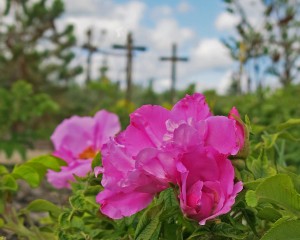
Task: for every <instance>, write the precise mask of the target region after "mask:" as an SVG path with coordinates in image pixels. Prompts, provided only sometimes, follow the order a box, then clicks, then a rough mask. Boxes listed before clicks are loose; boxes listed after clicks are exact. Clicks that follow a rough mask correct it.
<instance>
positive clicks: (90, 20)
mask: <svg viewBox="0 0 300 240" xmlns="http://www.w3.org/2000/svg"><path fill="white" fill-rule="evenodd" d="M66 2H67V13H66V14H65V15H64V16H63V18H61V19H60V20H59V21H58V23H59V25H60V27H62V26H65V25H66V24H67V23H72V24H74V26H75V29H76V36H77V39H78V45H79V46H80V45H82V44H83V43H84V42H85V41H86V39H85V38H86V35H85V32H86V30H87V29H88V28H89V27H92V28H93V29H94V32H95V36H94V41H93V42H94V44H96V45H97V46H98V47H101V48H104V49H107V50H108V51H110V52H112V51H113V52H116V51H117V50H112V49H111V45H112V44H113V43H119V44H124V43H125V41H126V35H127V32H128V31H129V30H130V31H133V34H134V35H133V37H134V44H135V45H142V46H146V47H147V48H148V50H147V51H146V52H142V53H141V52H135V54H134V61H133V81H134V82H135V83H139V84H142V85H143V86H147V84H148V81H149V79H152V78H154V88H155V89H156V90H157V91H164V90H166V89H168V88H169V87H170V82H171V80H170V71H171V67H170V65H171V63H170V62H161V61H159V58H160V57H161V56H170V54H171V44H172V43H173V42H175V43H177V45H178V54H179V56H187V57H190V61H189V62H186V63H178V67H177V79H178V81H177V84H176V86H177V88H178V89H183V88H185V87H187V85H188V84H191V83H197V82H199V81H200V80H201V79H202V80H201V81H203V82H202V84H201V86H202V87H204V86H205V88H213V87H216V86H218V83H217V82H218V80H219V78H220V77H221V76H222V74H220V72H219V73H217V74H215V73H213V74H211V76H209V77H208V79H215V80H214V81H206V77H203V76H204V75H206V74H207V73H204V75H203V74H202V75H201V73H200V75H199V72H203V71H206V72H207V71H211V70H212V69H216V68H219V69H220V68H221V69H223V70H222V71H224V68H225V67H228V66H230V64H231V61H230V58H229V57H228V53H227V51H226V48H225V47H224V46H223V45H222V44H221V43H220V42H219V41H218V40H217V39H202V40H200V41H199V39H198V38H197V34H196V32H195V31H194V30H193V29H191V28H188V27H183V26H180V24H179V23H178V21H177V20H176V19H175V18H174V16H173V9H171V8H170V7H168V6H165V5H161V6H157V7H156V11H157V12H159V11H160V13H161V14H159V16H158V17H157V18H156V19H155V21H154V25H153V26H145V25H143V24H142V20H143V17H144V16H145V15H147V14H148V15H149V14H150V16H151V13H153V10H151V9H149V8H148V7H147V5H146V4H145V3H143V2H141V1H128V2H126V3H122V4H117V3H115V2H114V1H108V0H107V1H105V0H101V1H100V0H87V2H85V3H84V4H82V3H80V2H81V1H71V0H66ZM183 3H186V2H185V1H184V2H183ZM178 6H179V5H178ZM178 6H177V8H176V9H175V10H176V11H179V10H178ZM158 10H159V11H158ZM181 10H182V9H181ZM108 12H109V14H108ZM101 29H106V30H107V33H106V35H105V38H104V39H102V40H100V31H101ZM119 53H120V54H125V52H124V51H122V50H120V51H119ZM77 55H78V57H77V58H76V62H77V63H78V64H80V65H81V66H83V67H84V68H86V58H87V54H86V52H84V51H82V50H80V49H78V54H77ZM102 60H103V55H98V54H95V55H94V57H93V65H92V76H93V77H96V76H99V67H100V66H101V63H102ZM108 66H109V72H108V76H109V77H110V78H111V79H112V80H113V81H117V80H118V81H120V82H121V86H122V87H125V67H126V58H125V57H115V56H108ZM85 75H86V73H84V74H83V75H81V76H80V78H79V79H78V81H80V82H83V81H84V79H85ZM199 76H202V77H200V78H199Z"/></svg>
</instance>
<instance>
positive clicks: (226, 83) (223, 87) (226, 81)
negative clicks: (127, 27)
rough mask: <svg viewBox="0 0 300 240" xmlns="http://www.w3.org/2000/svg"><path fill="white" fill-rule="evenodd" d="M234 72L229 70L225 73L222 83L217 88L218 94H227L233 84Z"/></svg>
mask: <svg viewBox="0 0 300 240" xmlns="http://www.w3.org/2000/svg"><path fill="white" fill-rule="evenodd" d="M232 74H233V72H232V70H228V71H226V72H225V74H224V75H223V76H222V77H221V79H220V83H219V84H218V86H217V87H216V88H217V93H219V94H225V93H226V92H227V91H228V89H229V87H230V85H231V83H232Z"/></svg>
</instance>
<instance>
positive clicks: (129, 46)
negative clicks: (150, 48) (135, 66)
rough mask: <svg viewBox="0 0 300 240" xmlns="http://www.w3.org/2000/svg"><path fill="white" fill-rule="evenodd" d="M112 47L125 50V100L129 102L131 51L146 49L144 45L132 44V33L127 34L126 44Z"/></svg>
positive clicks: (130, 93)
mask: <svg viewBox="0 0 300 240" xmlns="http://www.w3.org/2000/svg"><path fill="white" fill-rule="evenodd" d="M112 47H113V48H114V49H125V50H126V51H127V55H126V57H127V64H126V85H127V86H126V87H127V88H126V100H127V102H130V101H131V99H132V55H133V51H135V50H137V51H146V47H142V46H134V44H133V38H132V33H128V34H127V41H126V45H118V44H114V45H113V46H112Z"/></svg>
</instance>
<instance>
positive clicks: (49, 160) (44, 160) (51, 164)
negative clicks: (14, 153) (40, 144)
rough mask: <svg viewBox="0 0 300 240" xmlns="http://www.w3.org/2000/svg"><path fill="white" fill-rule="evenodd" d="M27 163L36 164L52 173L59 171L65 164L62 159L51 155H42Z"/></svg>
mask: <svg viewBox="0 0 300 240" xmlns="http://www.w3.org/2000/svg"><path fill="white" fill-rule="evenodd" d="M28 162H37V163H40V164H42V165H44V166H45V167H46V169H51V170H53V171H59V170H60V168H61V167H62V166H66V165H67V163H66V162H65V161H63V160H62V159H59V158H57V157H54V156H52V155H43V156H39V157H36V158H33V159H31V160H29V161H28Z"/></svg>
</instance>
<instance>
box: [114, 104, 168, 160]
mask: <svg viewBox="0 0 300 240" xmlns="http://www.w3.org/2000/svg"><path fill="white" fill-rule="evenodd" d="M169 115H170V114H169V111H168V110H167V109H165V108H163V107H160V106H151V105H144V106H142V107H141V108H139V109H137V110H136V111H135V112H133V113H132V114H131V115H130V125H129V126H128V127H127V129H126V130H125V131H124V132H123V133H122V134H121V136H120V137H119V138H118V140H119V141H120V142H121V143H123V144H124V145H125V146H126V150H127V152H128V153H130V155H132V156H135V155H137V154H138V153H139V151H140V150H142V149H144V148H147V147H160V146H161V144H162V140H163V136H164V134H165V133H166V120H167V119H168V118H169Z"/></svg>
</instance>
